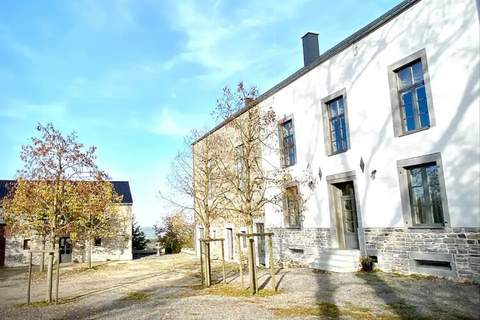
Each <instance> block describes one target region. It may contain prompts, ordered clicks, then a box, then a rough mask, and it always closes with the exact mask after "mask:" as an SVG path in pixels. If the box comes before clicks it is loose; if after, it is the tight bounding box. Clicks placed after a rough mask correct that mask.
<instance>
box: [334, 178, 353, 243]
mask: <svg viewBox="0 0 480 320" xmlns="http://www.w3.org/2000/svg"><path fill="white" fill-rule="evenodd" d="M333 187H334V192H335V210H336V217H337V218H336V220H337V238H338V246H339V248H340V249H358V248H359V243H358V231H357V226H358V224H357V206H356V201H355V189H354V185H353V182H352V181H348V182H343V183H338V184H334V185H333Z"/></svg>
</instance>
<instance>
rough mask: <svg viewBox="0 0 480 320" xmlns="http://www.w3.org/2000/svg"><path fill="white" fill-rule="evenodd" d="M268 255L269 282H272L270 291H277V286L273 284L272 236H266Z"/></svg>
mask: <svg viewBox="0 0 480 320" xmlns="http://www.w3.org/2000/svg"><path fill="white" fill-rule="evenodd" d="M268 254H269V258H270V262H269V264H270V281H271V282H272V290H273V291H277V286H276V284H275V270H274V268H273V243H272V236H271V235H269V236H268Z"/></svg>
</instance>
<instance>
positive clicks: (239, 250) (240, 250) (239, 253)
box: [237, 235, 245, 289]
mask: <svg viewBox="0 0 480 320" xmlns="http://www.w3.org/2000/svg"><path fill="white" fill-rule="evenodd" d="M237 251H238V265H239V269H240V280H241V281H242V289H243V288H245V284H244V282H243V261H242V249H241V248H240V236H239V235H237Z"/></svg>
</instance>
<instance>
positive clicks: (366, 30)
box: [192, 0, 421, 144]
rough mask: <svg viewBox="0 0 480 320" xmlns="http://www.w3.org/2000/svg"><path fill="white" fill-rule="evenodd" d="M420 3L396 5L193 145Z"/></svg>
mask: <svg viewBox="0 0 480 320" xmlns="http://www.w3.org/2000/svg"><path fill="white" fill-rule="evenodd" d="M420 1H421V0H404V1H402V2H401V3H400V4H398V5H396V6H395V7H393V8H392V9H390V10H389V11H387V12H386V13H385V14H383V15H382V16H380V17H378V18H377V19H375V20H373V21H372V22H370V23H369V24H367V25H366V26H365V27H363V28H361V29H360V30H358V31H357V32H355V33H353V34H352V35H351V36H349V37H347V38H346V39H344V40H342V41H341V42H339V43H338V44H336V45H335V46H333V47H332V48H330V49H329V50H327V51H325V53H323V54H321V55H320V56H319V57H318V58H317V59H315V61H313V62H312V63H311V64H309V65H308V66H305V67H303V68H301V69H299V70H298V71H296V72H295V73H293V74H292V75H290V76H289V77H287V78H286V79H284V80H282V81H281V82H279V83H278V84H277V85H275V86H273V87H272V88H270V89H269V90H267V91H266V92H265V93H263V94H261V95H260V96H259V97H258V98H257V99H255V101H254V102H253V103H251V104H249V105H247V106H246V107H245V108H242V109H240V110H239V111H237V112H235V113H234V114H233V115H232V116H230V117H228V118H227V119H225V120H224V121H222V122H221V123H219V124H218V125H217V126H215V127H214V128H213V129H211V130H210V131H208V132H207V133H205V134H204V135H203V136H201V137H200V138H198V139H197V140H196V141H195V142H193V143H192V144H196V143H197V142H199V141H200V140H202V139H203V138H205V137H206V136H208V135H209V134H212V133H213V132H215V131H217V130H218V129H220V128H221V127H223V126H224V125H226V124H227V123H229V122H230V121H232V120H233V119H235V118H236V117H238V116H240V115H241V114H243V113H244V112H246V111H247V110H249V109H251V108H252V107H254V106H255V105H257V104H258V103H260V102H262V101H264V100H266V99H267V98H268V97H270V96H272V95H274V94H275V93H277V92H278V91H280V90H281V89H283V88H285V87H286V86H288V85H289V84H291V83H292V82H294V81H295V80H297V79H298V78H300V77H302V76H303V75H305V74H306V73H308V72H309V71H311V70H312V69H314V68H316V67H317V66H319V65H320V64H322V63H323V62H325V61H327V60H328V59H330V58H331V57H333V56H335V55H337V54H338V53H340V52H342V51H343V50H345V49H347V48H348V47H349V46H351V45H352V44H354V43H356V42H358V41H360V40H361V39H363V38H364V37H366V36H367V35H369V34H370V33H372V32H373V31H375V30H377V29H378V28H380V27H381V26H383V25H385V24H386V23H388V22H389V21H391V20H392V19H394V18H395V17H397V16H398V15H400V14H401V13H403V12H404V11H406V10H407V9H409V8H410V7H412V6H413V5H415V4H417V3H418V2H420Z"/></svg>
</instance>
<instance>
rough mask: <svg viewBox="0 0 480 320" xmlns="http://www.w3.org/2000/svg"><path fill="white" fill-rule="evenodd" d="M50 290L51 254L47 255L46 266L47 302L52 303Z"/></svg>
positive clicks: (51, 286)
mask: <svg viewBox="0 0 480 320" xmlns="http://www.w3.org/2000/svg"><path fill="white" fill-rule="evenodd" d="M52 289H53V252H49V253H48V266H47V301H48V303H52Z"/></svg>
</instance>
